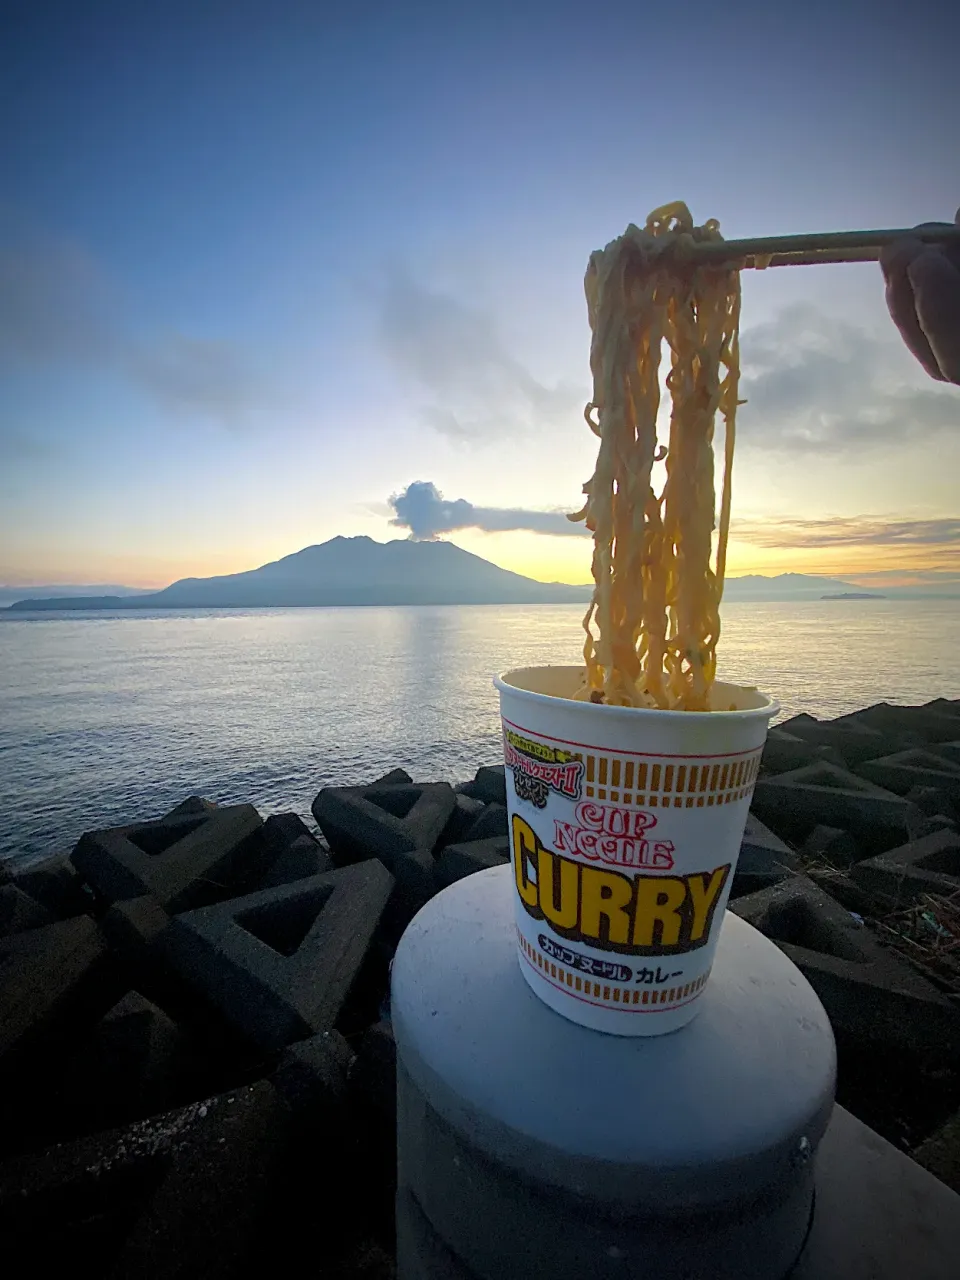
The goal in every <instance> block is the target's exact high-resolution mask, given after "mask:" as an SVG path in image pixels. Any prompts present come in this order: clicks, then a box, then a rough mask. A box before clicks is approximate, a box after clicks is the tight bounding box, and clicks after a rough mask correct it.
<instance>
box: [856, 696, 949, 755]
mask: <svg viewBox="0 0 960 1280" xmlns="http://www.w3.org/2000/svg"><path fill="white" fill-rule="evenodd" d="M856 717H857V721H858V722H859V723H860V724H865V725H867V726H868V727H869V728H871V729H878V730H879V731H880V732H881V733H887V734H898V733H899V734H909V733H912V734H916V735H917V736H918V737H919V738H920V739H921V740H922V741H924V742H950V741H952V740H953V739H955V738H956V737H957V736H958V735H960V708H958V707H957V706H956V705H955V704H953V703H951V702H948V701H947V699H946V698H936V699H934V700H933V702H928V703H926V704H925V705H923V706H920V707H903V706H897V705H895V704H894V703H890V702H878V703H876V704H875V705H874V706H872V707H866V708H864V710H863V711H858V712H857V713H856ZM845 718H846V717H841V719H845ZM884 754H886V753H884Z"/></svg>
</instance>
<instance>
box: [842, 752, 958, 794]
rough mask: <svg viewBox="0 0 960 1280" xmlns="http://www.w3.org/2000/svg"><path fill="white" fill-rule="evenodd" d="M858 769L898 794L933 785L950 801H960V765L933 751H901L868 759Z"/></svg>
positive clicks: (867, 777)
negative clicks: (877, 758)
mask: <svg viewBox="0 0 960 1280" xmlns="http://www.w3.org/2000/svg"><path fill="white" fill-rule="evenodd" d="M856 772H857V773H858V774H859V775H860V777H861V778H866V779H867V780H868V781H869V782H875V783H876V784H877V786H880V787H886V789H887V790H888V791H894V792H896V794H897V795H906V794H907V792H908V791H911V790H912V789H913V788H915V787H933V788H936V790H937V791H939V792H942V794H943V795H946V796H949V798H950V800H951V802H957V801H960V765H958V764H954V763H953V762H952V761H950V760H948V759H946V758H945V757H944V756H940V755H936V754H934V752H933V751H924V750H921V749H919V748H914V749H913V750H912V751H898V752H896V754H894V755H892V756H882V757H881V758H880V759H879V760H865V761H864V762H863V763H862V764H859V765H857V767H856Z"/></svg>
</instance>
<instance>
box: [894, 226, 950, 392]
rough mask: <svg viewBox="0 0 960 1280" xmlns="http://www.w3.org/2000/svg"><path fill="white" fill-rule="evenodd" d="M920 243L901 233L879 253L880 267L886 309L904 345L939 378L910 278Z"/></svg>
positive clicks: (918, 254) (938, 366)
mask: <svg viewBox="0 0 960 1280" xmlns="http://www.w3.org/2000/svg"><path fill="white" fill-rule="evenodd" d="M923 251H924V248H923V242H922V241H921V240H915V239H913V238H912V237H909V236H904V237H903V239H901V240H897V241H896V242H895V243H894V244H892V245H888V246H887V247H886V248H885V249H883V251H882V252H881V254H880V267H881V270H882V271H883V278H884V280H885V281H886V299H887V310H888V311H889V312H890V318H891V319H892V320H893V323H894V324H895V325H896V326H897V328H898V329H899V330H900V336H901V338H903V341H904V342H905V343H906V345H907V348H908V349H909V350H910V351H911V352H912V354H913V355H914V356H915V357H916V359H917V360H919V361H920V363H921V364H922V365H923V367H924V369H925V370H926V371H927V373H928V374H929V375H930V377H931V378H936V379H937V380H938V381H940V382H942V381H943V373H942V372H941V370H940V364H939V361H938V360H937V357H936V356H935V355H934V353H933V349H932V348H931V346H930V343H929V342H928V341H927V336H926V334H925V333H924V331H923V328H922V327H921V325H920V320H919V318H918V316H917V309H916V304H915V301H914V296H913V284H912V282H911V280H910V275H909V269H910V264H911V263H912V262H914V261H916V259H918V258H919V257H921V256H922V255H923Z"/></svg>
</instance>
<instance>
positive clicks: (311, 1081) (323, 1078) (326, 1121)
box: [271, 1031, 356, 1141]
mask: <svg viewBox="0 0 960 1280" xmlns="http://www.w3.org/2000/svg"><path fill="white" fill-rule="evenodd" d="M355 1060H356V1055H355V1054H354V1051H353V1050H352V1049H351V1047H350V1045H349V1044H348V1043H347V1041H346V1040H345V1039H344V1038H343V1036H342V1035H341V1034H340V1032H339V1031H321V1032H319V1033H318V1034H317V1035H315V1036H310V1037H309V1038H308V1039H306V1040H298V1041H297V1042H296V1043H295V1044H291V1045H288V1046H287V1048H286V1049H285V1050H284V1051H283V1053H282V1054H281V1055H280V1061H279V1062H278V1064H277V1069H276V1071H274V1073H273V1075H272V1077H271V1084H272V1085H273V1087H274V1088H275V1089H276V1090H277V1092H278V1093H279V1094H280V1096H281V1097H282V1098H283V1099H284V1100H285V1101H286V1103H287V1104H288V1106H290V1107H291V1109H292V1110H293V1111H294V1112H295V1113H296V1115H297V1118H298V1121H299V1122H300V1123H307V1124H310V1125H313V1126H315V1127H317V1128H318V1129H319V1128H322V1129H323V1130H324V1138H325V1140H327V1141H329V1137H330V1135H331V1134H332V1133H338V1134H342V1133H343V1132H344V1130H345V1128H346V1124H347V1116H346V1107H347V1095H348V1089H349V1081H350V1071H351V1069H352V1067H353V1064H354V1062H355Z"/></svg>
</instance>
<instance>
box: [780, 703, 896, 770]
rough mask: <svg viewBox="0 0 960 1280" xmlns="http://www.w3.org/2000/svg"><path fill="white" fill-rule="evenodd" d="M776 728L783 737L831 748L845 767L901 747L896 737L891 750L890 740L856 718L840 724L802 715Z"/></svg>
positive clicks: (844, 720)
mask: <svg viewBox="0 0 960 1280" xmlns="http://www.w3.org/2000/svg"><path fill="white" fill-rule="evenodd" d="M776 728H777V730H779V731H780V732H782V733H789V734H791V735H792V736H793V737H795V738H802V739H803V741H804V742H809V743H812V744H814V745H817V746H824V747H833V748H834V749H835V750H836V751H837V752H838V753H839V754H840V755H841V756H842V757H843V759H844V760H845V761H846V762H847V765H848V766H851V765H855V764H859V762H860V761H861V760H872V759H874V758H875V757H876V756H882V755H886V754H887V752H888V751H896V750H897V749H898V748H899V746H900V745H901V740H900V738H899V737H898V738H896V739H895V745H894V746H891V745H890V741H891V740H890V737H889V736H885V735H884V734H882V733H881V732H880V731H879V730H878V729H872V728H870V727H869V726H868V725H866V724H863V723H861V722H860V720H859V719H858V718H857V717H856V716H845V717H843V718H842V719H840V720H817V719H815V718H814V717H813V716H810V715H807V714H806V713H805V712H804V713H803V714H802V715H799V716H794V717H793V718H792V719H790V720H782V721H781V722H780V723H779V724H778V725H777V726H776ZM911 745H912V744H911Z"/></svg>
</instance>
